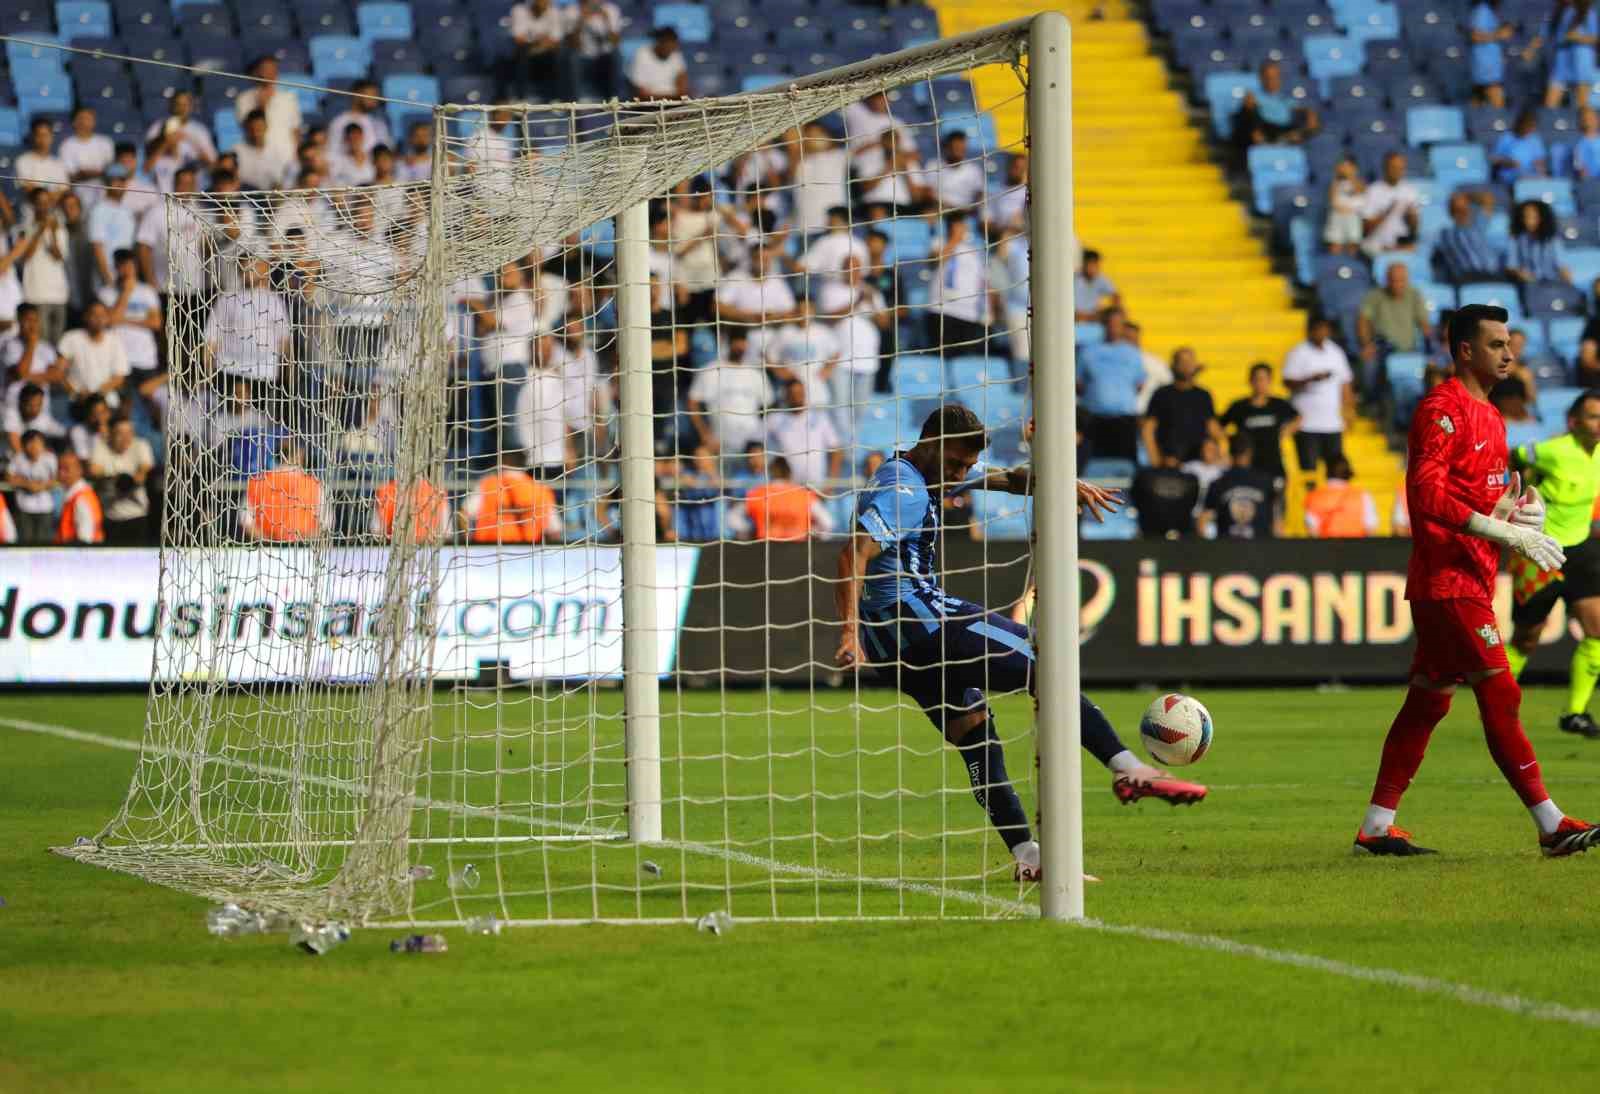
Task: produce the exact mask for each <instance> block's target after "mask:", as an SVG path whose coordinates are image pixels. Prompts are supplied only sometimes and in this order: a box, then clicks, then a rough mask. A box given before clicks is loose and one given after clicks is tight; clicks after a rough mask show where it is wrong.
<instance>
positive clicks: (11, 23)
mask: <svg viewBox="0 0 1600 1094" xmlns="http://www.w3.org/2000/svg"><path fill="white" fill-rule="evenodd" d="M50 12H51V7H50V4H49V3H48V2H47V0H9V2H8V3H7V4H6V5H5V6H4V7H0V34H28V35H34V36H37V35H39V34H46V35H48V34H49V33H50Z"/></svg>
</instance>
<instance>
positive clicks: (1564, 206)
mask: <svg viewBox="0 0 1600 1094" xmlns="http://www.w3.org/2000/svg"><path fill="white" fill-rule="evenodd" d="M1511 196H1512V199H1513V200H1515V201H1542V202H1544V203H1545V204H1546V205H1549V206H1550V208H1551V209H1553V210H1555V214H1556V216H1558V217H1570V216H1573V215H1574V214H1576V213H1577V211H1578V202H1577V199H1576V198H1575V197H1574V196H1573V193H1572V180H1571V179H1518V180H1517V181H1516V184H1515V185H1514V186H1513V187H1512V188H1511Z"/></svg>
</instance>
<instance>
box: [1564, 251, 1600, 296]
mask: <svg viewBox="0 0 1600 1094" xmlns="http://www.w3.org/2000/svg"><path fill="white" fill-rule="evenodd" d="M1562 261H1563V263H1564V265H1565V266H1566V267H1567V269H1568V270H1569V271H1570V272H1571V273H1572V283H1573V284H1574V285H1581V286H1583V287H1584V288H1585V289H1587V288H1588V287H1589V286H1590V285H1592V284H1594V280H1595V278H1597V277H1600V247H1571V248H1568V249H1567V250H1566V252H1565V254H1564V255H1563V258H1562Z"/></svg>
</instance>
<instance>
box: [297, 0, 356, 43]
mask: <svg viewBox="0 0 1600 1094" xmlns="http://www.w3.org/2000/svg"><path fill="white" fill-rule="evenodd" d="M290 7H291V8H293V10H294V17H295V21H296V22H298V23H299V24H300V33H301V34H303V35H305V36H306V37H308V38H310V37H314V36H316V35H318V34H343V35H353V34H355V32H356V21H355V18H354V17H353V16H352V15H351V14H350V8H349V6H348V5H346V4H345V2H344V0H290Z"/></svg>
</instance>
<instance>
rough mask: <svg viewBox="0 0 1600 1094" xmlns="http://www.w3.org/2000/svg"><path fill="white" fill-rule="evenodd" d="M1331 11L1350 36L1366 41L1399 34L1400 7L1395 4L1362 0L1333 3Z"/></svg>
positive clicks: (1394, 36)
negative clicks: (1358, 0) (1360, 0)
mask: <svg viewBox="0 0 1600 1094" xmlns="http://www.w3.org/2000/svg"><path fill="white" fill-rule="evenodd" d="M1333 11H1334V18H1335V19H1336V20H1338V21H1339V23H1340V24H1341V25H1342V26H1343V27H1344V31H1345V33H1346V34H1348V35H1350V37H1352V38H1358V39H1360V40H1362V41H1366V40H1368V39H1371V38H1398V37H1399V36H1400V9H1399V7H1398V6H1397V5H1395V4H1392V3H1381V2H1367V0H1362V2H1356V3H1349V2H1347V3H1343V4H1335V5H1334V6H1333Z"/></svg>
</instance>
